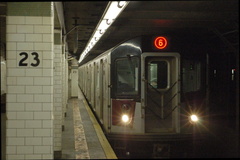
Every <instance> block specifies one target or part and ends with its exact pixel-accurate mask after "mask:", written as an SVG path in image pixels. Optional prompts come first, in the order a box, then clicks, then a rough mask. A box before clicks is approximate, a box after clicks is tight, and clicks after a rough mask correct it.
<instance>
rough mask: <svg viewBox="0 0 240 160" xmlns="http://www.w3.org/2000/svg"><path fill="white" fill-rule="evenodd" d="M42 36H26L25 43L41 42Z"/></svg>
mask: <svg viewBox="0 0 240 160" xmlns="http://www.w3.org/2000/svg"><path fill="white" fill-rule="evenodd" d="M42 41H43V36H42V34H26V42H42Z"/></svg>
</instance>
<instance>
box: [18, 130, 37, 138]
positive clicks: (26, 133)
mask: <svg viewBox="0 0 240 160" xmlns="http://www.w3.org/2000/svg"><path fill="white" fill-rule="evenodd" d="M30 136H33V129H17V137H30Z"/></svg>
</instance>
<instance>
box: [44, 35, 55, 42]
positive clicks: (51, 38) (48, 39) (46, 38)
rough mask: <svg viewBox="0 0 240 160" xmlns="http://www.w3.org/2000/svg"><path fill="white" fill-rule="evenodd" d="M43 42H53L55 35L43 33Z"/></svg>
mask: <svg viewBox="0 0 240 160" xmlns="http://www.w3.org/2000/svg"><path fill="white" fill-rule="evenodd" d="M43 42H51V43H53V35H50V34H43Z"/></svg>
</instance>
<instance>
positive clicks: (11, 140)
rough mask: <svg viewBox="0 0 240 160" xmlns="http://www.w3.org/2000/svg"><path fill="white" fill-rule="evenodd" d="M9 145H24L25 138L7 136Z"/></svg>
mask: <svg viewBox="0 0 240 160" xmlns="http://www.w3.org/2000/svg"><path fill="white" fill-rule="evenodd" d="M6 143H7V145H10V146H11V145H13V146H15V145H16V146H19V145H24V138H14V137H10V138H7V140H6Z"/></svg>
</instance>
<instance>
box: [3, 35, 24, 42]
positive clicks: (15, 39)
mask: <svg viewBox="0 0 240 160" xmlns="http://www.w3.org/2000/svg"><path fill="white" fill-rule="evenodd" d="M6 36H7V40H8V42H24V41H25V34H7V35H6Z"/></svg>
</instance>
